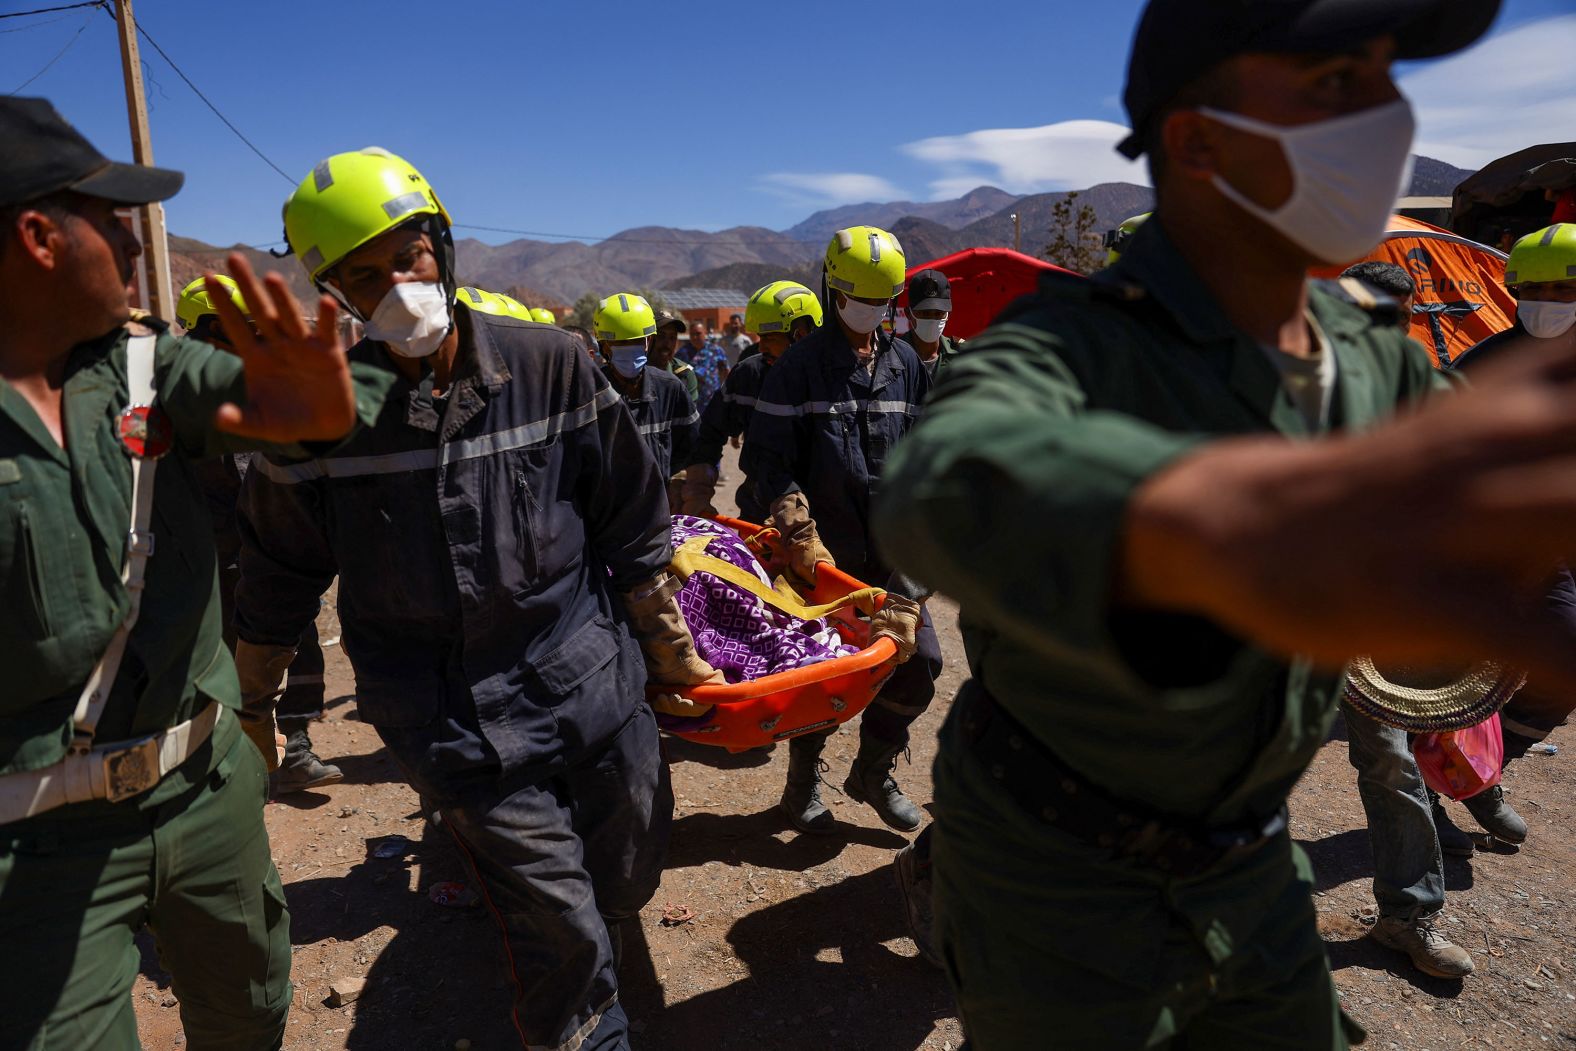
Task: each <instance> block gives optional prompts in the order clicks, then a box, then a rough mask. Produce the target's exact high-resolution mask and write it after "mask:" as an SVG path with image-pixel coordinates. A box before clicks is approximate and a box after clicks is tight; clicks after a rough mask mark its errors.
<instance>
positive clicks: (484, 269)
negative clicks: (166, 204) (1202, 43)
mask: <svg viewBox="0 0 1576 1051" xmlns="http://www.w3.org/2000/svg"><path fill="white" fill-rule="evenodd" d="M1469 174H1470V173H1469V172H1466V171H1463V170H1461V169H1460V168H1454V167H1452V166H1450V165H1448V164H1445V163H1443V162H1442V161H1437V160H1433V159H1432V158H1428V157H1418V158H1417V167H1416V171H1415V174H1414V176H1413V180H1412V187H1411V193H1412V194H1414V195H1427V196H1433V195H1445V194H1449V193H1450V192H1451V190H1453V189H1454V188H1455V186H1456V184H1457V183H1459V182H1460V181H1461V180H1462V179H1465V178H1466V177H1467V175H1469ZM1065 196H1066V194H1065V193H1039V194H1030V195H1028V196H1024V197H1019V196H1015V195H1013V194H1010V193H1007V192H1006V191H1004V190H998V189H996V188H995V187H993V186H982V187H980V188H978V189H976V190H972V191H970V192H969V193H967V194H965V195H963V196H962V197H959V198H957V199H955V200H951V201H928V202H919V203H916V202H913V201H896V202H888V203H871V204H855V205H846V206H844V207H841V208H832V209H828V210H826V211H821V212H817V213H815V214H814V215H812V216H810V217H809V218H808V219H805V220H804V221H803V222H801V223H798V224H796V225H794V226H792V227H789V228H788V229H787V230H781V231H778V230H767V229H765V228H764V227H759V226H738V227H734V228H733V229H730V230H722V231H719V232H717V233H708V232H706V231H704V230H680V229H674V228H672V227H665V226H643V227H638V228H636V229H633V230H625V231H624V232H622V233H619V234H615V235H614V236H612V237H609V238H608V239H607V240H605V241H600V242H597V243H595V244H582V243H581V242H579V241H569V242H563V243H549V242H546V241H533V240H518V241H510V242H509V243H507V244H501V245H490V244H486V243H484V242H482V241H478V240H475V239H474V238H464V239H462V240H460V241H459V242H457V244H456V246H455V247H456V256H457V266H458V270H459V278H460V281H461V283H462V284H473V285H479V286H481V287H483V288H489V289H495V290H501V289H507V288H511V287H515V286H520V287H522V288H524V289H528V290H534V291H533V293H532V294H533V297H534V300H535V301H536V302H541V303H573V302H574V301H575V300H576V299H578V298H579V297H580V296H581V295H583V294H584V293H586V292H588V291H595V292H604V293H605V292H610V291H614V290H616V289H620V288H674V289H678V288H734V289H741V290H745V291H749V290H752V289H755V288H759V287H760V286H761V285H763V284H765V283H767V282H768V281H774V280H778V279H779V278H798V279H800V280H804V279H806V278H809V279H811V282H814V281H816V280H817V279H816V277H815V275H816V273H817V265H818V263H819V261H820V258H821V252H822V249H823V247H824V246H825V244H826V240H827V238H829V237H830V236H831V234H832V232H833V231H834V230H837V229H840V228H841V227H844V226H849V225H853V224H856V223H866V224H870V225H875V226H884V227H886V228H887V229H889V230H891V231H892V232H893V233H894V234H896V235H897V237H898V239H899V240H900V241H901V242H902V243H903V247H904V250H905V253H906V254H907V256H908V258H909V261H910V262H911V263H920V262H927V261H929V260H931V259H936V258H939V257H941V256H944V255H949V254H951V253H952V252H955V251H958V250H959V249H963V248H972V247H977V246H982V245H1005V246H1010V245H1011V244H1012V243H1013V224H1012V215H1013V213H1014V212H1016V213H1017V214H1018V215H1019V217H1020V219H1021V227H1022V247H1023V250H1024V251H1025V252H1027V253H1028V254H1030V255H1037V254H1038V253H1039V252H1040V251H1041V249H1043V248H1044V246H1045V244H1046V242H1048V241H1049V240H1050V236H1051V209H1052V208H1053V207H1054V206H1055V205H1056V202H1057V201H1059V200H1061V199H1062V198H1063V197H1065ZM1153 199H1154V195H1153V193H1152V192H1151V191H1150V190H1149V188H1148V187H1144V186H1135V185H1132V184H1130V183H1102V184H1100V185H1098V186H1091V187H1090V188H1088V189H1087V190H1081V191H1079V204H1080V205H1083V204H1087V205H1089V206H1090V207H1092V208H1093V209H1094V211H1095V217H1096V229H1098V230H1101V231H1104V230H1107V229H1110V228H1111V227H1114V226H1116V225H1117V224H1118V223H1120V222H1121V221H1122V220H1123V219H1125V218H1127V217H1128V216H1130V215H1136V214H1138V213H1140V212H1145V211H1148V210H1149V209H1150V207H1151V206H1152V204H1153ZM170 247H171V249H172V251H173V253H174V256H173V259H172V262H171V270H172V272H173V275H174V278H175V282H176V287H177V288H179V287H180V286H181V285H184V284H185V282H187V281H189V280H191V279H192V278H193V277H195V276H196V275H197V274H198V273H200V272H201V271H202V269H203V268H204V267H205V266H208V265H216V264H218V263H221V262H222V261H223V257H224V253H225V252H226V251H228V249H220V248H214V247H213V246H211V245H206V244H203V243H202V242H201V241H194V240H191V239H190V238H185V237H172V238H171V239H170ZM241 250H242V252H243V254H245V255H246V256H247V258H248V259H250V260H252V263H253V265H254V266H256V267H258V268H259V269H264V270H267V269H275V270H278V271H279V272H280V273H282V274H285V275H286V277H288V278H289V279H290V281H291V286H292V287H293V288H295V289H296V290H297V294H299V295H303V296H305V295H308V294H309V292H310V290H309V289H308V288H307V286H306V278H305V275H303V274H302V273H301V268H300V266H299V265H298V264H297V263H296V262H295V260H293V259H282V260H275V259H272V258H270V257H269V256H268V254H267V253H265V252H259V251H256V250H254V249H249V248H243V249H241Z"/></svg>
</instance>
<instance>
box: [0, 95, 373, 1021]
mask: <svg viewBox="0 0 1576 1051" xmlns="http://www.w3.org/2000/svg"><path fill="white" fill-rule="evenodd" d="M0 141H3V142H4V143H5V144H6V148H5V150H4V151H0V587H3V588H4V589H5V601H4V602H0V657H3V662H4V667H5V688H4V689H3V690H0V982H3V983H4V988H5V1011H4V1021H3V1022H0V1047H4V1048H6V1049H8V1051H10V1049H19V1048H28V1049H32V1051H55V1049H68V1048H69V1049H72V1051H75V1049H79V1048H94V1049H107V1051H125V1049H131V1048H136V1047H137V1046H138V1042H137V1020H136V1016H135V1015H134V1013H133V1011H132V1005H131V988H132V983H133V981H134V980H135V979H136V977H137V961H138V952H137V948H136V944H135V942H134V939H135V937H136V936H137V934H138V932H139V931H140V930H141V929H142V928H143V927H144V926H145V925H146V926H147V927H149V928H151V929H152V931H153V933H154V937H155V939H156V940H157V943H158V950H159V959H160V962H161V965H162V966H163V967H164V968H166V969H167V970H168V971H169V972H170V975H171V981H172V984H173V990H174V992H175V995H176V996H177V997H178V998H179V1000H180V1016H181V1026H182V1028H183V1029H184V1031H185V1037H186V1040H187V1041H188V1042H189V1043H190V1045H191V1046H192V1047H194V1048H237V1049H242V1048H244V1049H251V1048H268V1047H275V1048H277V1047H279V1046H280V1043H281V1041H282V1040H283V1038H284V1030H285V1017H286V1014H287V1012H288V1010H289V1007H290V995H291V990H290V930H289V926H290V924H289V916H288V914H287V913H286V910H285V900H284V894H283V891H282V889H281V887H280V883H279V874H278V873H277V872H276V871H275V870H274V865H273V861H272V860H271V858H270V857H269V846H268V832H267V829H266V828H265V827H264V825H263V813H262V810H263V808H262V804H263V802H264V800H265V798H266V795H265V792H266V780H265V776H264V775H265V769H264V765H263V761H262V760H261V759H260V758H259V756H258V749H257V748H254V747H253V746H252V744H251V742H250V741H248V740H247V738H246V737H245V736H244V735H243V734H242V732H241V727H240V724H239V723H238V721H237V719H236V718H235V711H234V710H235V708H236V707H237V703H238V696H237V691H236V681H235V666H234V664H233V663H232V662H231V659H230V654H229V651H228V650H227V649H226V648H225V645H224V640H223V638H222V635H221V624H220V612H219V603H218V600H217V596H216V589H215V587H214V554H213V526H212V523H211V522H210V521H209V519H208V515H207V512H206V510H205V509H204V506H203V499H202V494H201V492H200V491H199V490H198V488H197V486H196V484H195V482H194V480H193V478H192V475H191V472H190V471H189V470H188V469H187V467H188V465H189V464H190V463H191V462H192V461H195V460H197V459H199V458H202V457H204V456H213V455H217V454H218V453H220V452H223V451H226V450H237V449H245V448H257V447H258V446H259V445H261V444H263V443H265V442H277V443H280V445H279V446H278V447H279V448H281V449H282V450H286V451H292V452H294V453H296V454H297V455H304V454H305V452H306V450H305V448H303V447H302V446H300V445H294V444H290V443H296V442H306V441H312V442H315V443H318V447H323V444H322V443H329V442H334V441H337V440H339V439H340V438H342V437H343V436H344V435H345V434H346V433H347V432H348V431H350V429H351V428H352V427H353V426H354V425H355V423H356V418H357V411H358V408H359V410H360V411H361V412H362V413H363V414H364V415H365V418H370V417H371V416H372V415H375V414H376V412H377V411H378V408H379V407H380V405H381V396H380V394H379V392H378V390H377V389H376V387H366V386H357V387H353V386H352V383H351V378H350V373H349V371H348V369H347V367H346V362H345V358H344V354H343V350H342V348H341V346H340V345H339V341H338V338H337V336H336V331H337V329H336V320H337V311H336V309H335V307H334V305H333V304H332V302H323V303H321V304H319V309H318V314H317V324H316V327H315V329H314V328H313V327H312V326H311V325H308V324H303V323H302V321H301V317H302V311H301V308H300V306H299V304H297V303H296V301H295V299H294V297H292V296H291V295H290V293H289V290H288V289H287V287H286V285H285V283H284V282H283V281H282V280H281V279H280V278H279V277H278V276H277V275H270V276H269V277H268V278H267V279H266V281H258V280H257V279H256V278H254V277H253V276H252V272H251V270H250V268H249V267H248V266H247V264H246V261H245V260H244V259H243V258H242V257H240V256H239V255H232V256H230V257H229V260H228V262H229V267H230V270H231V273H232V274H233V275H234V277H235V279H236V281H237V283H238V285H239V288H240V291H241V292H242V294H243V295H244V297H245V300H246V302H247V303H249V304H250V305H251V306H252V309H253V318H254V321H255V323H256V325H257V328H258V333H259V335H258V336H256V337H254V336H253V335H252V333H251V331H250V330H249V329H248V328H247V326H246V324H245V322H244V321H243V320H242V318H241V314H240V311H238V310H236V309H235V307H234V306H233V305H232V304H230V303H229V302H228V301H227V300H225V301H224V302H222V303H221V314H222V316H223V317H224V319H225V325H224V327H225V329H226V331H227V332H228V333H229V335H230V337H231V339H232V340H234V342H235V349H236V354H235V355H230V354H225V353H222V352H219V351H217V350H215V349H214V348H213V347H212V346H209V345H208V344H206V343H202V342H199V341H197V340H194V339H189V338H177V337H174V336H172V335H170V334H169V333H168V332H167V331H166V329H165V327H164V324H163V322H160V321H157V320H153V319H149V320H147V321H145V322H143V323H137V324H128V319H129V317H130V310H129V308H128V304H127V300H126V286H127V283H128V282H129V281H130V279H131V276H132V274H133V272H134V268H135V267H136V266H137V265H138V256H139V255H140V254H141V252H142V247H141V245H140V244H139V243H138V242H137V239H136V237H135V236H134V235H133V234H132V232H131V230H130V228H129V225H128V224H127V223H126V222H125V221H124V220H122V219H121V218H120V217H119V216H118V215H117V209H119V208H122V207H125V206H129V205H137V204H145V203H149V202H152V201H158V200H162V199H165V198H168V197H170V196H172V195H173V194H174V193H175V192H176V191H177V190H178V189H179V188H180V185H181V181H182V176H181V174H180V173H179V172H173V171H167V170H164V169H160V168H150V167H142V166H135V165H128V164H117V163H112V162H110V161H109V160H107V159H106V158H105V157H104V156H103V155H102V154H100V153H99V152H98V150H96V149H94V148H93V146H92V145H91V144H90V143H89V142H88V141H87V140H86V139H85V138H83V137H82V136H81V135H80V134H79V133H78V132H77V131H76V129H75V128H73V127H71V125H69V124H67V123H66V121H65V120H64V119H62V118H61V116H60V115H59V114H58V113H57V112H55V110H54V108H53V107H52V106H51V105H50V104H49V103H48V102H46V101H45V100H43V99H38V98H15V97H9V98H0ZM208 288H209V292H210V294H213V295H216V296H218V297H219V298H220V299H221V300H224V299H225V290H224V287H223V286H221V285H220V284H219V283H218V282H217V281H213V282H211V283H210V284H209V286H208ZM232 322H233V324H232ZM263 343H266V349H263V348H262V347H261V346H260V344H263ZM161 456H162V458H161ZM263 743H264V745H265V746H266V748H267V749H268V751H269V752H270V753H274V754H275V755H277V752H276V743H275V740H274V738H273V736H272V734H270V736H269V738H268V739H267V741H266V742H263Z"/></svg>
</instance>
